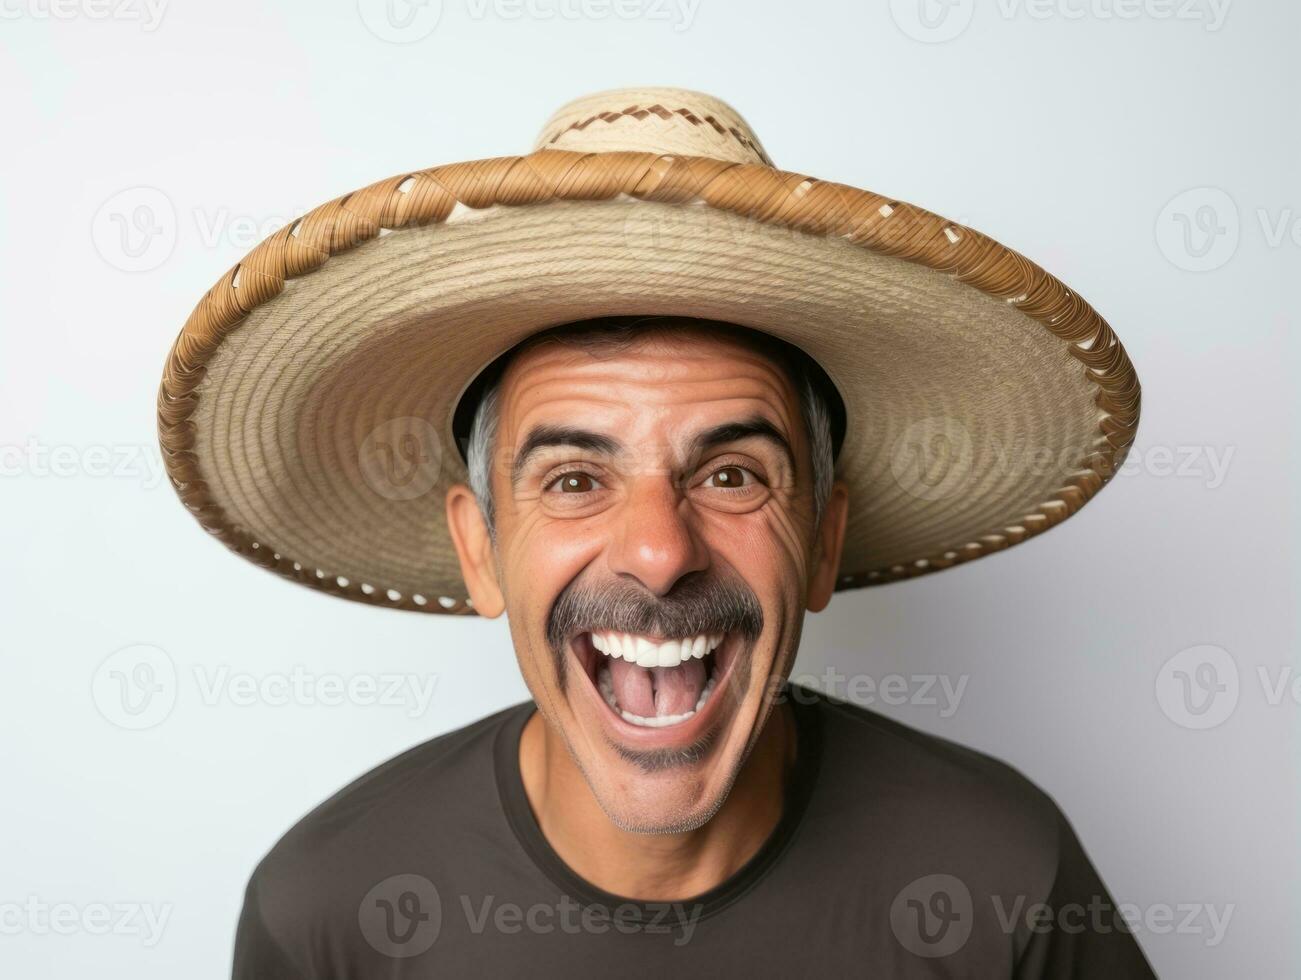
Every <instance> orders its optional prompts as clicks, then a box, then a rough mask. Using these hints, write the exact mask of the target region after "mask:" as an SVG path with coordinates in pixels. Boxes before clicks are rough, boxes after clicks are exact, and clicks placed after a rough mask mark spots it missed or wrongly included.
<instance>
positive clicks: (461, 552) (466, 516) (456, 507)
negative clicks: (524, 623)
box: [446, 483, 506, 619]
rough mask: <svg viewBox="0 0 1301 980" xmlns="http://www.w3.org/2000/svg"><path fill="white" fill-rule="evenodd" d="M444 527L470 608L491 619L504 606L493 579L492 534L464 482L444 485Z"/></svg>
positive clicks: (499, 585) (494, 564) (498, 613)
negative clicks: (466, 591)
mask: <svg viewBox="0 0 1301 980" xmlns="http://www.w3.org/2000/svg"><path fill="white" fill-rule="evenodd" d="M446 507H447V529H448V531H450V532H451V535H452V544H453V545H455V547H456V557H457V558H458V559H459V560H460V562H461V577H462V578H463V579H465V587H466V588H467V589H469V591H470V599H471V600H472V601H473V602H474V609H475V611H476V612H477V613H478V614H479V615H480V616H486V617H488V618H489V619H495V618H496V617H498V616H500V615H501V614H502V610H504V609H505V608H506V603H505V600H504V599H503V598H502V594H501V584H500V583H499V582H498V581H497V563H496V562H495V561H494V560H493V554H492V537H491V536H490V535H489V534H488V524H487V522H486V521H484V519H483V512H482V511H480V510H479V502H478V501H477V500H475V499H474V493H473V492H472V491H471V490H470V488H469V487H467V486H466V485H465V484H464V483H454V484H452V485H451V486H450V487H448V488H447V501H446Z"/></svg>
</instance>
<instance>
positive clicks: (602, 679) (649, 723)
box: [597, 666, 714, 728]
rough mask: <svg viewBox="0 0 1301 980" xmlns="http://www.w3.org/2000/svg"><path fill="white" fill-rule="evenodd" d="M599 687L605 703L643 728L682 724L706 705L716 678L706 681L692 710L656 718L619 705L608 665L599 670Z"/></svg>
mask: <svg viewBox="0 0 1301 980" xmlns="http://www.w3.org/2000/svg"><path fill="white" fill-rule="evenodd" d="M597 687H598V688H600V691H601V697H603V698H605V703H606V704H608V705H609V706H610V707H611V708H613V709H614V711H615V713H616V714H617V715H618V716H619V717H620V718H622V719H623V720H624V721H626V722H628V723H629V724H633V725H640V726H641V727H642V728H667V727H668V726H669V725H680V724H682V722H684V721H686V720H687V719H688V718H690V717H691V716H692V715H694V714H695V713H696V712H697V711H699V710H700V709H701V708H703V707H704V706H705V702H706V701H708V700H709V695H710V694H712V693H713V692H714V678H713V677H711V678H709V680H708V681H706V682H705V686H704V688H703V689H702V690H701V692H700V697H699V698H697V699H696V706H695V707H694V708H692V709H691V710H690V711H686V712H683V713H682V714H680V715H656V716H655V717H654V718H643V717H642V716H641V715H634V714H633V713H632V712H631V711H624V710H623V709H621V708H620V707H619V702H618V701H616V700H615V697H614V683H613V682H612V681H611V680H610V670H609V668H608V667H604V666H603V667H601V669H600V671H599V672H598V674H597Z"/></svg>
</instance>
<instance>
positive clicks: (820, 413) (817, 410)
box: [466, 341, 835, 543]
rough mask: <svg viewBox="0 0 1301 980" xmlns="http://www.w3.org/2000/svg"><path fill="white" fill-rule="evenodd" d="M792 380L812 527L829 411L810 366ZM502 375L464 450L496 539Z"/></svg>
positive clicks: (830, 467) (829, 454) (821, 502)
mask: <svg viewBox="0 0 1301 980" xmlns="http://www.w3.org/2000/svg"><path fill="white" fill-rule="evenodd" d="M616 342H617V341H616ZM791 373H793V374H794V375H795V376H794V377H793V378H792V379H791V380H792V381H793V382H794V384H795V387H796V390H797V391H798V392H799V398H800V415H801V416H802V417H803V419H804V428H805V431H806V432H807V434H808V440H809V450H810V454H811V456H812V458H813V526H814V527H815V528H816V527H818V526H819V525H820V524H821V522H822V514H823V511H824V510H825V509H826V506H827V500H828V498H829V497H830V496H831V484H832V481H833V480H834V479H835V458H834V448H833V444H832V433H831V412H830V409H829V408H828V406H827V399H826V397H825V395H824V394H823V392H822V391H821V389H820V388H819V387H818V385H817V383H816V382H815V380H814V378H813V375H812V373H811V372H810V371H809V369H808V368H807V367H806V366H805V365H803V364H801V363H796V364H795V365H793V367H792V369H791ZM500 389H501V376H500V375H499V376H498V378H497V380H496V381H494V382H493V383H492V384H491V385H490V386H489V387H488V388H487V389H486V390H485V391H484V393H483V396H482V398H481V399H480V400H479V404H478V406H476V408H475V411H474V423H473V425H472V426H471V427H470V438H469V445H468V447H467V449H466V466H467V468H468V470H469V478H470V490H471V491H472V492H473V493H474V498H475V500H476V501H478V504H479V510H480V511H481V512H482V514H483V520H484V523H486V524H487V525H488V533H489V535H491V537H492V539H493V542H494V543H495V542H496V537H497V528H496V520H495V517H496V511H495V509H494V507H493V500H492V445H493V440H494V438H495V437H496V434H497V422H498V414H499V413H498V408H499V405H498V403H499V401H500V394H501V391H500Z"/></svg>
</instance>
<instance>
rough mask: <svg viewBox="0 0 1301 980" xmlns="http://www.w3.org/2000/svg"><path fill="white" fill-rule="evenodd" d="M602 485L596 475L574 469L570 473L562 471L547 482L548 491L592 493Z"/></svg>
mask: <svg viewBox="0 0 1301 980" xmlns="http://www.w3.org/2000/svg"><path fill="white" fill-rule="evenodd" d="M600 486H601V484H600V483H598V482H597V480H596V477H594V476H592V474H590V473H584V472H582V471H581V470H573V471H571V472H569V473H562V474H560V476H558V477H556V478H555V479H554V480H552V481H551V482H550V483H549V484H547V488H546V489H547V492H548V493H591V492H592V491H593V490H596V489H599V488H600Z"/></svg>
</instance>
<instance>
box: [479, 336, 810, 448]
mask: <svg viewBox="0 0 1301 980" xmlns="http://www.w3.org/2000/svg"><path fill="white" fill-rule="evenodd" d="M669 347H671V348H672V353H673V355H675V356H671V355H670V354H669V353H668V352H667V351H666V350H665V348H669ZM720 349H722V350H725V351H726V354H727V356H726V357H725V358H724V357H722V356H720V353H719V352H720ZM720 361H721V363H720ZM720 369H722V370H720ZM670 386H672V388H670ZM682 387H687V388H688V389H690V390H689V392H688V393H687V394H686V395H685V397H684V393H683V391H682V390H681V389H682ZM711 387H739V388H740V389H741V390H740V391H735V390H733V391H726V392H718V393H713V392H710V391H709V390H708V389H709V388H711ZM502 388H503V399H502V401H503V406H502V408H503V411H502V421H503V423H504V424H503V426H502V429H501V430H500V431H499V435H501V436H504V437H505V438H507V439H512V440H514V441H515V442H516V443H517V442H518V440H517V439H515V437H516V435H517V434H518V435H520V436H522V434H523V433H525V432H527V431H530V430H531V429H533V428H534V427H536V426H537V425H540V424H552V425H560V426H572V427H574V428H580V429H587V430H590V431H592V432H602V433H606V434H614V433H618V434H620V435H621V436H626V438H623V439H621V441H624V442H625V443H626V444H627V445H629V446H631V445H633V444H635V443H637V442H642V441H647V440H648V439H650V433H651V430H653V429H654V428H655V427H656V426H658V425H661V424H666V426H667V428H668V429H669V431H670V433H671V434H670V438H669V441H670V442H671V443H673V444H674V446H675V448H676V450H677V451H678V454H679V456H680V455H681V453H682V451H683V450H686V449H688V448H689V444H690V442H691V440H692V437H693V436H694V435H695V434H696V433H697V432H699V431H702V430H704V429H708V428H712V427H714V426H715V425H718V424H721V423H722V422H725V421H742V420H744V419H747V418H752V417H754V416H756V415H757V416H761V417H764V418H767V419H769V420H770V421H771V422H772V423H773V424H774V425H775V426H776V427H777V429H778V430H779V431H781V432H782V433H783V435H785V437H786V439H787V441H788V442H789V443H790V445H791V449H792V450H793V451H794V452H796V453H797V454H798V453H799V452H800V450H801V445H802V443H803V442H804V441H805V439H804V429H803V426H802V425H799V424H796V423H797V421H798V417H799V408H798V405H799V397H798V394H797V393H796V391H795V390H794V386H793V385H792V384H791V382H790V379H789V378H788V377H787V376H786V373H785V371H784V370H783V369H781V368H780V367H779V366H777V365H775V364H773V363H772V362H771V361H770V360H769V359H768V358H767V357H765V356H763V355H762V354H759V353H756V352H754V351H751V350H749V349H747V348H744V347H741V346H737V345H733V344H730V343H727V342H726V341H715V340H712V339H705V340H703V341H702V340H700V339H696V340H694V341H692V340H691V339H690V338H688V339H686V340H684V341H679V342H675V343H671V344H666V343H663V341H662V339H660V340H657V341H655V342H653V344H646V343H642V344H635V345H634V346H633V347H631V348H629V349H627V350H624V351H621V352H619V353H616V354H611V355H602V356H593V355H588V354H586V353H584V352H583V351H582V350H578V349H574V348H571V347H559V346H544V347H541V348H538V349H535V350H533V351H529V352H527V353H526V354H524V355H523V356H522V357H521V358H520V359H519V360H517V361H515V362H512V364H510V365H509V366H508V368H507V373H506V376H505V377H504V378H503V379H502ZM673 389H676V390H673ZM700 389H704V393H703V395H702V396H695V394H694V391H696V390H700ZM634 393H635V396H636V397H635V398H633V397H632V396H633V395H634ZM565 402H573V403H576V404H574V405H573V406H572V407H570V408H568V410H565V406H564V403H565ZM727 402H736V403H738V404H737V405H736V408H735V411H734V412H732V413H728V412H727V411H726V410H725V409H722V408H719V407H717V406H720V405H722V404H724V403H727ZM705 406H710V408H711V410H710V412H709V414H710V416H711V417H710V418H709V419H707V420H696V419H694V418H690V417H688V418H685V419H683V420H682V421H680V422H678V421H675V420H674V418H673V416H674V414H675V410H677V409H679V408H684V407H700V408H703V407H705ZM765 408H766V409H767V411H764V410H763V409H765ZM593 409H597V410H598V411H596V412H593V411H592V410H593ZM685 410H686V409H685V408H684V411H685ZM594 415H599V416H600V418H599V420H598V419H597V418H594V417H593V416H594ZM666 420H667V421H666Z"/></svg>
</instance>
